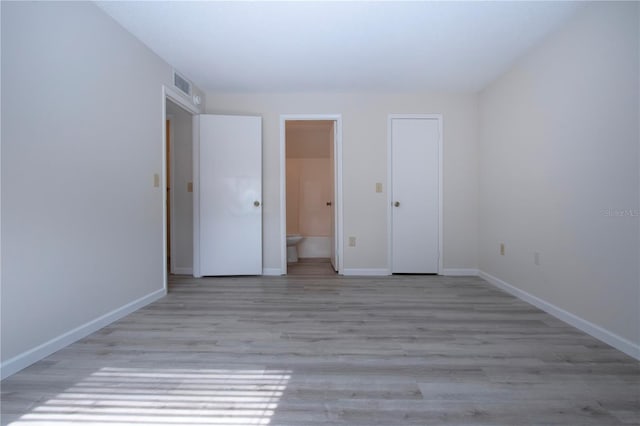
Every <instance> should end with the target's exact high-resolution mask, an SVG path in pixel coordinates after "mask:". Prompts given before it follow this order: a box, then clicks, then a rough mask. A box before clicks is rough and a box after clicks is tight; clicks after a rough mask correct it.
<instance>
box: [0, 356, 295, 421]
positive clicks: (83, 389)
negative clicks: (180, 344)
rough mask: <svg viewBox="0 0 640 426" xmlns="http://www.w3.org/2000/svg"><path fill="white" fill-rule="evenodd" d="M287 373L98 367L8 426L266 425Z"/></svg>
mask: <svg viewBox="0 0 640 426" xmlns="http://www.w3.org/2000/svg"><path fill="white" fill-rule="evenodd" d="M290 377H291V372H290V371H288V370H238V369H233V370H203V369H197V370H196V369H193V370H192V369H148V368H111V367H108V368H102V369H100V370H99V371H97V372H95V373H93V374H91V375H90V376H88V377H87V378H85V379H83V380H81V381H79V382H77V383H75V384H74V385H73V386H71V387H69V388H68V389H66V390H65V391H64V392H61V393H59V394H58V395H56V396H55V397H54V398H51V399H49V400H47V401H46V402H45V403H43V404H41V405H38V406H37V407H35V408H33V409H32V410H31V411H30V412H29V413H27V414H25V415H23V416H22V417H20V419H18V420H16V421H14V422H12V423H10V425H12V426H21V425H38V426H44V425H47V424H52V425H53V424H55V425H58V426H59V425H61V424H65V423H67V422H68V423H71V422H73V424H76V425H103V424H104V425H110V426H117V425H186V424H207V425H218V426H225V425H228V426H231V425H268V424H269V423H270V421H271V417H272V416H273V414H274V412H275V409H276V408H277V406H278V402H279V400H280V397H281V396H282V394H283V392H284V390H285V388H286V386H287V382H288V381H289V378H290Z"/></svg>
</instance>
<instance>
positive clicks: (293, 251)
mask: <svg viewBox="0 0 640 426" xmlns="http://www.w3.org/2000/svg"><path fill="white" fill-rule="evenodd" d="M303 238H304V237H303V236H302V235H298V234H293V235H287V263H295V262H297V261H298V247H297V246H298V243H299V242H300V241H302V239H303Z"/></svg>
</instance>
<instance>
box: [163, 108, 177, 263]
mask: <svg viewBox="0 0 640 426" xmlns="http://www.w3.org/2000/svg"><path fill="white" fill-rule="evenodd" d="M166 117H167V121H168V122H169V128H170V130H169V170H170V173H169V188H170V190H169V213H170V214H168V215H167V216H169V219H168V222H169V229H171V231H170V233H169V235H168V236H169V237H170V238H169V244H167V246H168V247H169V249H170V250H169V253H171V254H173V253H175V252H176V250H175V241H176V240H175V238H174V237H175V229H174V226H173V221H174V215H173V212H174V211H175V209H174V205H173V204H174V198H175V197H174V193H175V190H174V184H173V182H174V177H175V174H174V173H173V171H174V169H175V168H174V166H173V165H174V164H175V158H174V157H175V156H174V153H173V147H174V141H173V134H174V131H173V125H174V122H175V117H174V116H173V115H171V114H167V115H166ZM165 148H166V146H165ZM165 152H166V151H165ZM165 170H166V169H165ZM165 192H166V191H165ZM169 253H167V254H169ZM175 263H176V262H175V257H174V261H173V262H171V263H170V264H169V268H168V269H169V272H170V273H172V274H174V273H175V271H174V269H175Z"/></svg>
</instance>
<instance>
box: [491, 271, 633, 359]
mask: <svg viewBox="0 0 640 426" xmlns="http://www.w3.org/2000/svg"><path fill="white" fill-rule="evenodd" d="M479 275H480V277H482V278H484V279H485V280H486V281H488V282H489V283H491V284H493V285H494V286H496V287H498V288H500V289H502V290H504V291H506V292H507V293H509V294H511V295H513V296H515V297H517V298H518V299H521V300H523V301H525V302H527V303H530V304H532V305H533V306H535V307H537V308H539V309H542V310H543V311H545V312H546V313H548V314H550V315H553V316H554V317H556V318H558V319H559V320H561V321H564V322H566V323H567V324H569V325H572V326H574V327H575V328H577V329H579V330H582V331H584V332H585V333H587V334H589V335H591V336H593V337H595V338H596V339H598V340H601V341H603V342H604V343H607V344H609V345H611V346H613V347H614V348H616V349H618V350H620V351H622V352H624V353H626V354H627V355H629V356H631V357H633V358H635V359H637V360H640V345H638V344H636V343H633V342H632V341H630V340H628V339H625V338H624V337H621V336H618V335H617V334H615V333H612V332H610V331H608V330H605V329H604V328H602V327H600V326H598V325H596V324H593V323H592V322H589V321H587V320H585V319H583V318H580V317H579V316H577V315H574V314H572V313H571V312H568V311H565V310H564V309H562V308H559V307H557V306H555V305H554V304H552V303H549V302H547V301H545V300H542V299H540V298H539V297H536V296H534V295H532V294H529V293H527V292H526V291H523V290H520V289H519V288H516V287H514V286H513V285H511V284H509V283H507V282H505V281H502V280H501V279H500V278H497V277H494V276H493V275H490V274H487V273H486V272H484V271H479Z"/></svg>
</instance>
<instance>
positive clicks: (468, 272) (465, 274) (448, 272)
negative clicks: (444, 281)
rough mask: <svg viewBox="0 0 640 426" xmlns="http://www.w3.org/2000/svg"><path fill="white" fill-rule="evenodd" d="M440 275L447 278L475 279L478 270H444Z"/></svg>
mask: <svg viewBox="0 0 640 426" xmlns="http://www.w3.org/2000/svg"><path fill="white" fill-rule="evenodd" d="M440 275H446V276H449V277H469V276H473V277H477V276H478V270H477V269H466V268H444V269H443V270H442V273H441V274H440Z"/></svg>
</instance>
